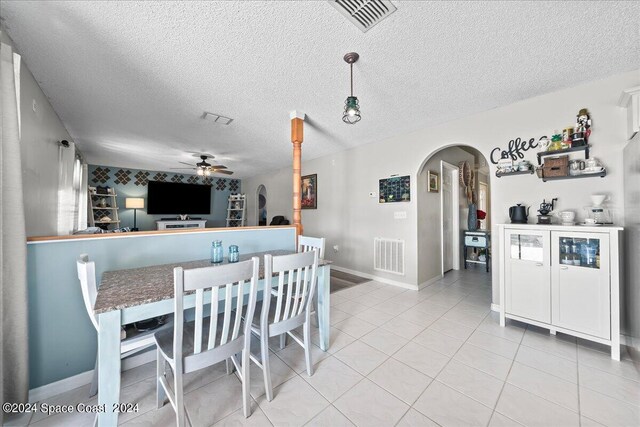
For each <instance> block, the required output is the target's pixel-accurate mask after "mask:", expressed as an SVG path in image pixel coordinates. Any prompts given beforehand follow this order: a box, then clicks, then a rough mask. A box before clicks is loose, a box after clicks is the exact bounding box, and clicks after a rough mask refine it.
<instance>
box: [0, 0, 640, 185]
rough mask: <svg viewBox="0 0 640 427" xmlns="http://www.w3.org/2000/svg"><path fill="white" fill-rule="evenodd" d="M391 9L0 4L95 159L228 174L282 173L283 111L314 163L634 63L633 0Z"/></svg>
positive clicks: (285, 147) (638, 7) (639, 10)
mask: <svg viewBox="0 0 640 427" xmlns="http://www.w3.org/2000/svg"><path fill="white" fill-rule="evenodd" d="M394 4H395V5H396V6H397V7H398V11H397V12H396V13H394V14H392V15H391V16H390V17H389V18H388V19H386V20H384V21H383V22H381V23H380V24H379V25H377V26H376V27H375V28H373V29H372V30H371V31H369V32H367V33H366V34H363V33H362V32H361V31H360V30H359V29H357V28H356V27H355V26H354V25H352V24H351V23H349V22H348V21H347V20H346V19H345V18H344V17H343V16H342V15H340V14H339V13H338V12H337V11H336V10H335V9H334V8H333V7H331V5H329V4H327V3H326V2H324V1H309V2H295V3H294V2H256V1H251V2H249V1H247V2H155V1H153V2H152V1H146V2H102V1H91V2H80V1H69V2H56V1H45V2H37V1H33V2H22V1H15V2H14V1H6V0H2V4H1V6H0V8H1V9H0V15H1V17H2V18H3V22H4V25H5V26H6V28H7V31H8V33H9V35H10V36H11V37H12V38H13V40H14V41H15V43H16V45H17V47H18V49H19V50H20V51H21V53H22V54H23V58H24V61H25V62H26V63H27V65H28V66H29V68H30V69H31V71H32V73H33V74H34V76H35V77H36V80H37V81H38V82H39V83H40V85H41V87H42V88H43V90H44V92H45V93H46V94H47V96H48V97H49V99H50V100H51V102H52V104H53V106H54V108H55V109H56V111H57V112H58V114H59V115H60V118H61V119H62V121H63V122H64V123H65V125H66V127H67V129H68V131H69V132H70V134H71V135H72V137H73V138H74V139H75V141H76V142H77V143H78V145H79V147H80V148H81V150H82V151H83V153H84V154H85V157H86V158H87V159H88V161H89V162H90V163H97V164H106V165H112V166H119V167H132V168H133V167H135V168H148V169H156V170H157V169H159V170H168V169H169V168H172V167H179V166H180V165H179V164H178V163H177V162H178V161H190V160H192V157H191V154H188V153H187V151H205V152H210V153H213V154H215V155H216V156H217V160H219V161H221V162H222V163H224V164H225V165H227V166H228V167H229V168H230V169H232V170H235V171H236V175H235V176H239V177H247V176H250V175H254V174H257V173H262V172H267V171H270V170H273V169H275V168H279V167H283V166H286V165H288V164H290V158H291V144H290V142H289V138H290V130H289V112H290V111H291V110H301V111H304V112H305V113H306V114H307V123H306V127H305V143H304V144H303V157H304V158H306V159H309V158H314V157H318V156H322V155H326V154H329V153H331V152H335V151H338V150H343V149H346V148H349V147H354V146H356V145H360V144H366V143H370V142H375V141H379V140H382V139H385V138H388V137H391V136H395V135H398V134H404V133H407V132H410V131H412V130H415V129H419V128H424V127H427V126H430V125H433V124H436V123H441V122H444V121H448V120H452V119H456V118H459V117H463V116H466V115H469V114H472V113H474V112H478V111H484V110H488V109H491V108H495V107H498V106H502V105H507V104H510V103H513V102H516V101H518V100H521V99H525V98H529V97H532V96H536V95H540V94H542V93H547V92H551V91H554V90H558V89H561V88H565V87H570V86H575V85H577V84H579V83H580V82H583V81H589V80H594V79H598V78H601V77H605V76H608V75H611V74H615V73H618V72H623V71H628V70H632V69H636V68H639V67H640V58H639V55H638V49H639V46H640V36H639V31H638V22H639V21H640V3H639V2H595V1H592V2H583V3H572V2H555V1H554V2H522V3H520V2H512V1H509V2H486V3H485V2H460V3H458V2H444V1H442V2H400V1H394ZM349 51H356V52H358V53H359V54H360V61H359V62H358V63H357V64H355V66H354V80H355V94H356V95H357V96H358V97H359V98H360V103H361V108H362V116H363V119H362V121H361V122H360V123H358V124H357V125H355V126H349V125H346V124H344V123H343V122H342V120H341V111H342V108H343V103H344V100H345V98H346V96H347V95H348V92H349V87H348V83H349V74H348V71H349V69H348V66H347V65H346V64H345V63H344V62H343V60H342V56H343V55H344V54H345V53H346V52H349ZM203 111H210V112H213V113H217V114H222V115H225V116H229V117H232V118H233V119H234V121H233V123H232V124H231V125H230V126H222V125H217V124H214V123H212V122H210V121H205V120H202V119H201V118H200V117H201V115H202V113H203Z"/></svg>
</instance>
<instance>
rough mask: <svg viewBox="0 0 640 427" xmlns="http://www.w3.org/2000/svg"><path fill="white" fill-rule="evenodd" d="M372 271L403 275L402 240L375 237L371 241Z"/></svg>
mask: <svg viewBox="0 0 640 427" xmlns="http://www.w3.org/2000/svg"><path fill="white" fill-rule="evenodd" d="M373 269H374V270H378V271H384V272H386V273H394V274H400V275H404V240H398V239H383V238H382V237H376V238H375V239H374V240H373Z"/></svg>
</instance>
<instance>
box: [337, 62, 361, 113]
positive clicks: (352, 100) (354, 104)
mask: <svg viewBox="0 0 640 427" xmlns="http://www.w3.org/2000/svg"><path fill="white" fill-rule="evenodd" d="M358 58H360V55H358V54H357V53H355V52H349V53H347V54H346V55H345V56H344V60H345V62H346V63H347V64H349V67H350V68H351V96H348V97H347V100H346V101H345V102H344V114H343V115H342V121H343V122H345V123H348V124H350V125H353V124H356V123H358V122H359V121H360V119H361V117H360V105H358V97H357V96H353V64H354V63H355V62H356V61H357V60H358Z"/></svg>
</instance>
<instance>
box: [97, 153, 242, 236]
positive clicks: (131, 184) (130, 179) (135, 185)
mask: <svg viewBox="0 0 640 427" xmlns="http://www.w3.org/2000/svg"><path fill="white" fill-rule="evenodd" d="M149 181H165V182H182V183H189V184H205V185H210V186H211V214H209V215H198V217H201V218H202V219H206V220H207V227H224V226H225V225H226V221H225V220H226V215H227V199H228V198H229V195H231V194H236V193H239V192H240V191H241V181H240V180H239V179H233V178H221V177H217V176H208V177H201V176H198V175H186V174H182V173H172V172H158V171H147V170H139V169H125V168H116V167H111V166H98V165H89V185H90V186H92V187H95V186H97V185H101V186H109V187H111V188H114V189H115V191H116V194H117V197H116V199H117V203H118V212H119V215H120V221H121V223H120V226H121V227H133V209H125V207H124V206H125V203H124V202H125V198H127V197H142V198H144V199H145V206H147V183H148V182H149ZM137 216H138V221H137V222H138V228H139V229H140V230H155V229H156V223H155V221H157V220H159V219H160V218H162V217H165V218H166V217H168V216H167V215H148V214H147V212H146V208H145V209H138V214H137Z"/></svg>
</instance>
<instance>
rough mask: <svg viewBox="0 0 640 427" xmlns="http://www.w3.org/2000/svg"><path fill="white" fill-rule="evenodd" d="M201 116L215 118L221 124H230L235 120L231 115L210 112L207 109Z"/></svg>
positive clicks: (202, 117) (209, 118)
mask: <svg viewBox="0 0 640 427" xmlns="http://www.w3.org/2000/svg"><path fill="white" fill-rule="evenodd" d="M200 118H201V119H208V120H213V121H214V123H218V124H221V125H230V124H231V122H232V121H233V119H232V118H231V117H225V116H221V115H220V114H216V113H210V112H208V111H205V112H204V113H202V115H201V116H200Z"/></svg>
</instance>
